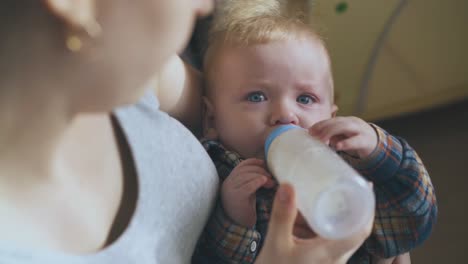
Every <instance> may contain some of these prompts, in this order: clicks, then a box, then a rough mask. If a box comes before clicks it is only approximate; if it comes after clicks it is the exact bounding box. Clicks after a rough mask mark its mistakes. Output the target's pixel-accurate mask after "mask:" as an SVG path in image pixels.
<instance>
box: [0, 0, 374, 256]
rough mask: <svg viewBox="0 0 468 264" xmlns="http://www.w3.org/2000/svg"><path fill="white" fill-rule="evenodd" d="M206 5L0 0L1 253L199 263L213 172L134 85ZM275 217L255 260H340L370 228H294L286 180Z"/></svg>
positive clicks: (201, 1) (176, 0) (176, 45)
mask: <svg viewBox="0 0 468 264" xmlns="http://www.w3.org/2000/svg"><path fill="white" fill-rule="evenodd" d="M211 5H212V3H211V1H208V0H171V1H164V0H139V1H126V0H99V1H98V0H80V1H75V0H42V1H37V0H4V1H1V2H0V33H1V35H2V41H1V42H0V57H1V60H0V69H1V71H0V167H1V170H0V193H1V196H0V234H2V237H1V241H0V263H142V264H144V263H188V262H189V261H190V257H191V255H192V252H193V249H194V247H195V243H196V240H197V238H198V236H199V234H200V233H201V230H202V228H203V225H204V222H205V221H206V219H207V217H208V214H209V211H210V209H211V206H212V204H213V201H214V197H215V195H216V190H217V180H216V179H217V177H216V174H215V169H214V166H213V165H212V164H211V162H210V160H209V157H208V156H207V155H206V154H205V152H204V150H203V149H202V147H201V146H200V145H199V144H198V142H197V140H196V139H195V138H194V137H193V136H192V135H191V133H190V132H189V131H188V130H186V129H185V128H184V127H183V126H182V125H180V124H179V123H178V122H176V121H174V120H173V119H171V118H170V117H168V116H167V115H166V114H164V113H162V112H160V111H159V110H158V102H157V99H156V97H154V95H152V94H150V93H148V92H147V93H146V94H144V92H145V89H144V88H138V87H144V86H145V83H146V82H147V80H148V79H150V77H151V76H152V75H153V73H154V72H158V71H159V70H160V69H161V68H162V67H163V65H164V63H165V62H166V61H167V60H168V58H169V57H170V56H171V55H172V54H174V53H176V52H178V51H179V50H180V49H182V48H183V46H184V44H185V42H186V40H187V37H188V35H189V32H190V29H191V25H192V23H193V19H194V17H195V15H203V14H205V13H207V12H209V11H210V10H211ZM143 94H144V96H143V97H142V99H140V101H139V102H138V103H137V104H135V105H132V106H127V107H121V106H124V105H126V104H129V103H134V102H136V101H137V100H138V98H140V97H141V96H142V95H143ZM116 107H121V108H119V109H117V110H115V111H114V112H112V113H111V111H112V110H113V109H114V108H116ZM273 214H274V216H273V220H272V223H271V227H270V230H271V231H270V233H269V235H268V237H267V238H266V244H265V246H264V248H263V250H262V252H261V255H260V257H259V259H258V263H344V262H345V260H346V259H347V258H348V257H349V256H350V254H351V253H352V252H353V251H354V250H355V249H356V248H357V247H358V246H359V244H360V243H361V242H362V241H363V240H364V238H365V237H366V236H367V234H368V233H369V231H370V230H364V231H363V232H361V233H360V234H357V235H356V236H355V237H353V238H352V239H349V240H347V241H325V240H323V239H320V238H316V239H310V240H298V239H296V238H294V237H293V236H292V225H293V222H294V219H295V214H296V210H295V200H294V192H293V190H292V188H291V187H290V186H288V185H284V186H281V187H280V189H279V191H278V195H277V197H276V200H275V207H274V212H273ZM369 227H370V225H369Z"/></svg>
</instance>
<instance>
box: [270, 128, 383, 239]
mask: <svg viewBox="0 0 468 264" xmlns="http://www.w3.org/2000/svg"><path fill="white" fill-rule="evenodd" d="M265 159H266V162H267V165H268V168H269V170H270V172H271V173H272V174H273V176H274V177H276V179H277V180H278V181H279V182H280V183H282V182H288V183H290V184H291V185H292V186H293V187H294V189H295V191H296V196H297V207H298V209H299V211H301V213H302V214H303V216H304V218H305V219H306V221H307V222H308V224H309V225H310V227H311V228H312V229H313V230H314V231H315V232H316V233H317V234H318V235H319V236H321V237H324V238H327V239H344V238H347V237H349V236H351V235H353V234H354V233H355V232H357V231H359V230H362V229H363V228H364V227H365V226H366V224H367V223H369V220H370V218H371V217H372V215H373V211H374V210H375V197H374V193H373V190H372V188H371V187H370V186H369V184H368V183H367V182H366V180H365V179H364V178H363V177H362V176H360V175H359V174H358V173H357V172H356V171H355V170H354V169H353V168H352V167H350V166H349V165H348V164H347V163H346V162H345V161H344V160H343V159H342V158H341V157H340V156H338V154H336V153H335V152H334V151H333V150H331V149H330V148H329V147H328V146H327V145H325V144H323V143H322V142H320V141H319V140H317V139H315V138H313V137H312V136H311V135H309V133H308V131H307V130H305V129H303V128H301V127H298V126H294V125H285V126H280V127H278V128H276V129H275V130H273V131H272V132H271V134H270V135H269V136H268V138H267V140H266V142H265Z"/></svg>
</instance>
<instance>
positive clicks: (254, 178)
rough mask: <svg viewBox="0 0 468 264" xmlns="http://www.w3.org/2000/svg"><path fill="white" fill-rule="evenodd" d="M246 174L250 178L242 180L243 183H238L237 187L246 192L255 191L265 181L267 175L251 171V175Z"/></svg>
mask: <svg viewBox="0 0 468 264" xmlns="http://www.w3.org/2000/svg"><path fill="white" fill-rule="evenodd" d="M246 176H247V177H249V179H250V180H248V181H245V182H243V184H242V185H239V186H238V188H239V189H242V190H243V191H245V192H247V193H248V194H251V193H255V192H256V191H257V190H258V189H260V188H261V187H262V186H263V185H264V184H265V183H266V182H267V177H265V176H263V175H261V174H255V173H252V175H251V174H247V175H246Z"/></svg>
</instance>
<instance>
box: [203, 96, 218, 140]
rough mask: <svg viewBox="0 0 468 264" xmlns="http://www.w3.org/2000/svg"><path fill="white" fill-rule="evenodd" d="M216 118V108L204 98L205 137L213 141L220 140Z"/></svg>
mask: <svg viewBox="0 0 468 264" xmlns="http://www.w3.org/2000/svg"><path fill="white" fill-rule="evenodd" d="M214 119H215V116H214V107H213V104H212V103H211V101H210V99H208V98H207V97H206V96H203V137H205V138H207V139H211V140H217V139H218V131H217V130H216V125H215V121H214Z"/></svg>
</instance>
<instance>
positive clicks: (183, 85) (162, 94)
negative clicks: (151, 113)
mask: <svg viewBox="0 0 468 264" xmlns="http://www.w3.org/2000/svg"><path fill="white" fill-rule="evenodd" d="M154 88H155V92H156V96H157V97H158V99H159V103H160V109H161V110H162V111H164V112H167V113H168V114H169V115H170V116H172V117H174V118H176V119H177V120H179V121H180V122H181V123H182V124H184V125H185V126H186V127H188V128H189V129H190V130H191V131H192V132H193V133H194V134H195V135H199V133H200V131H201V111H202V107H201V106H202V104H201V96H202V75H201V73H200V72H198V71H197V70H196V69H194V68H193V67H192V66H190V65H188V64H187V63H185V62H184V61H183V60H182V59H181V58H180V57H179V56H177V55H174V56H173V57H171V59H170V60H169V61H168V63H167V64H166V65H165V66H164V68H163V69H162V71H161V72H159V74H158V75H157V77H156V84H155V87H154Z"/></svg>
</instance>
